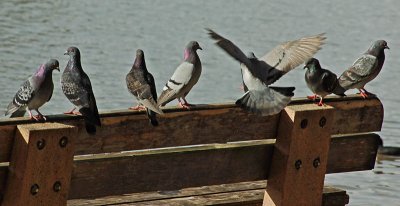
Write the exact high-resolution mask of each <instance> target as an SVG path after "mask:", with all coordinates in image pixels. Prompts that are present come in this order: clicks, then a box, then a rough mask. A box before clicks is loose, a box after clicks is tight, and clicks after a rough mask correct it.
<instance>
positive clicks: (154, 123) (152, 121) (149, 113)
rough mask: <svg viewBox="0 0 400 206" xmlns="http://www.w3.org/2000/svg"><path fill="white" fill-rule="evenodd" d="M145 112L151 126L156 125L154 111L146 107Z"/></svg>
mask: <svg viewBox="0 0 400 206" xmlns="http://www.w3.org/2000/svg"><path fill="white" fill-rule="evenodd" d="M146 113H147V117H148V118H149V120H150V123H151V124H152V125H153V126H158V121H157V118H156V113H155V112H154V111H152V110H150V109H146Z"/></svg>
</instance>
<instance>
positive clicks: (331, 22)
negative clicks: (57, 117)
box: [0, 0, 400, 205]
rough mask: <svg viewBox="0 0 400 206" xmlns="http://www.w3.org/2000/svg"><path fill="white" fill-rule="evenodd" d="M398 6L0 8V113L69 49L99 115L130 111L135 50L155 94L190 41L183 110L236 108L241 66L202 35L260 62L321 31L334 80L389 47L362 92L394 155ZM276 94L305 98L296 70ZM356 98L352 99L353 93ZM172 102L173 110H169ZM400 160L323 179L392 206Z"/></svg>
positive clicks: (56, 2) (13, 4)
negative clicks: (194, 60)
mask: <svg viewBox="0 0 400 206" xmlns="http://www.w3.org/2000/svg"><path fill="white" fill-rule="evenodd" d="M399 10H400V1H398V0H380V1H373V0H363V1H351V0H350V1H339V0H332V1H316V0H304V1H284V0H280V1H275V0H274V1H265V0H264V1H263V0H252V1H248V0H240V1H229V0H219V1H195V0H181V1H177V0H172V1H163V0H157V1H131V0H124V1H121V0H114V1H105V0H86V1H77V0H69V1H60V0H46V1H45V0H43V1H35V2H32V1H6V0H2V1H0V65H1V66H0V74H1V75H0V79H1V80H0V88H1V91H0V96H1V98H0V107H1V108H6V107H7V105H8V103H9V102H10V101H11V99H12V97H13V95H14V94H15V92H16V91H17V90H18V88H19V86H20V84H21V83H22V82H23V81H24V80H25V79H26V78H27V77H28V76H29V75H31V74H32V73H33V72H34V71H35V70H36V69H37V68H38V66H39V65H40V64H41V63H44V62H45V61H47V60H48V59H50V58H56V59H58V60H59V61H60V68H61V69H62V70H63V68H64V67H65V66H66V63H67V60H68V57H67V56H63V53H64V51H65V50H66V49H67V47H69V46H72V45H74V46H77V47H78V48H79V49H80V50H81V55H82V65H83V68H84V70H85V71H86V73H87V74H88V75H89V76H90V78H91V81H92V85H93V88H94V93H95V95H96V99H97V104H98V107H99V110H109V109H121V108H127V107H129V106H132V105H133V104H134V103H135V102H134V99H133V97H132V96H131V95H130V94H129V93H128V92H127V89H126V85H125V75H126V73H127V72H128V71H129V70H130V68H131V65H132V63H133V61H134V56H135V51H136V49H138V48H141V49H143V50H144V52H145V56H146V63H147V67H148V69H149V71H150V72H152V74H153V75H154V78H155V80H156V85H157V87H158V91H160V90H161V88H162V86H163V85H164V84H165V82H166V81H167V80H168V79H169V77H170V76H171V75H172V73H173V72H174V70H175V68H176V66H177V65H178V64H179V63H180V62H181V60H182V58H183V47H184V46H185V45H186V44H187V42H189V41H190V40H197V41H198V42H199V43H200V45H201V46H202V47H203V51H199V55H200V58H201V60H202V64H203V73H202V76H201V78H200V80H199V83H198V84H197V85H196V86H195V87H194V89H193V90H192V92H191V93H190V94H189V95H188V98H187V99H188V100H189V101H190V102H191V103H195V104H196V103H217V102H227V101H230V102H231V101H234V100H235V99H237V98H238V97H239V96H240V95H241V94H242V91H241V90H240V89H239V87H240V82H241V77H240V71H239V65H238V63H237V62H235V61H234V60H232V59H231V58H230V57H228V56H227V55H226V54H225V53H224V52H223V51H222V50H220V49H219V48H217V47H216V46H215V45H214V44H213V41H212V40H210V39H209V38H208V36H207V34H206V32H205V30H204V28H205V27H209V28H212V29H214V30H215V31H217V32H218V33H220V34H222V35H223V36H225V37H227V38H229V39H230V40H232V41H233V42H235V43H236V44H237V45H238V46H240V47H241V49H242V50H243V51H245V52H248V51H253V52H254V53H255V54H256V56H262V55H264V54H265V53H266V52H267V51H269V50H270V49H272V48H273V47H274V46H276V45H277V44H278V43H280V42H283V41H287V40H293V39H296V38H299V37H302V36H306V35H313V34H317V33H321V32H326V35H327V37H328V40H327V44H326V45H324V48H323V50H321V51H320V52H319V53H318V54H317V55H316V57H317V58H319V59H320V60H321V63H322V64H323V65H324V66H325V68H329V69H331V70H332V71H333V72H335V73H337V74H340V73H341V72H342V71H343V70H344V69H345V68H347V67H348V66H350V65H351V64H352V63H353V62H354V60H355V59H356V58H357V57H359V56H360V54H361V53H363V52H364V51H365V50H366V49H368V47H369V46H370V44H371V43H372V42H373V41H374V40H377V39H385V40H387V41H388V45H389V47H390V48H391V49H390V50H389V51H386V62H385V65H384V68H383V70H382V72H381V73H380V75H379V76H378V77H377V78H376V79H375V80H374V81H372V82H371V83H369V84H368V85H367V87H366V88H367V89H368V90H369V91H370V92H373V93H376V94H378V97H379V98H380V99H381V101H382V103H383V105H384V108H385V119H384V124H383V129H382V132H380V135H381V136H382V138H383V140H384V144H385V145H390V146H400V137H399V133H400V126H399V123H400V110H399V109H398V106H399V103H398V102H399V101H400V95H398V85H399V82H398V80H399V79H400V72H399V70H400V66H399V65H400V27H399V25H400V12H399ZM60 76H61V75H60V73H57V72H55V73H54V76H53V78H54V81H55V92H54V94H53V98H52V100H51V101H50V102H49V103H48V104H46V105H45V106H43V107H42V108H41V111H42V112H43V113H44V114H57V113H61V112H63V111H66V110H68V109H70V108H72V104H71V103H70V102H69V101H68V100H67V99H66V98H65V96H64V95H63V94H62V92H61V89H60V85H59V78H60ZM275 85H279V86H296V96H305V95H309V94H310V92H309V91H308V89H307V87H306V85H305V82H304V70H302V69H300V68H299V69H296V70H294V71H292V72H290V73H288V74H287V75H286V76H285V77H283V78H282V79H280V80H279V81H278V82H276V83H275ZM353 92H356V91H350V93H353ZM174 103H176V102H173V103H172V104H174ZM399 168H400V159H386V160H381V161H379V162H378V164H377V165H376V168H375V169H374V170H373V171H364V172H353V173H346V174H333V175H327V178H326V182H327V183H329V184H333V185H335V186H339V187H340V188H343V189H346V190H347V191H348V193H349V194H350V205H400V198H399V197H400V179H399V178H400V172H399Z"/></svg>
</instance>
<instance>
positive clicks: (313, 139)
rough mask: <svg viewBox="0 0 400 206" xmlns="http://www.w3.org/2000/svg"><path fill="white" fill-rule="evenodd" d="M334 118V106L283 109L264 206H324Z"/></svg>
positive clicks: (303, 106)
mask: <svg viewBox="0 0 400 206" xmlns="http://www.w3.org/2000/svg"><path fill="white" fill-rule="evenodd" d="M334 115H335V113H334V109H333V107H331V106H325V107H320V106H317V105H304V104H303V105H292V106H289V107H286V108H285V109H284V111H283V112H282V114H281V119H280V123H279V129H278V137H277V140H276V143H275V150H274V153H273V157H272V164H271V170H270V176H269V179H268V181H269V182H268V187H267V192H266V193H265V196H264V202H263V205H264V206H272V205H277V206H286V205H288V206H289V205H321V201H322V189H323V187H324V179H325V172H326V165H327V162H328V152H329V145H330V139H331V129H332V126H333V120H334Z"/></svg>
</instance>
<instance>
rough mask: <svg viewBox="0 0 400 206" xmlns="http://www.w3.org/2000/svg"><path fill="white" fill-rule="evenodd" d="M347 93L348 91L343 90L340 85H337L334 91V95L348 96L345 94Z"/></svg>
mask: <svg viewBox="0 0 400 206" xmlns="http://www.w3.org/2000/svg"><path fill="white" fill-rule="evenodd" d="M345 92H346V89H345V88H343V87H342V86H341V85H340V84H336V87H335V88H334V89H333V91H332V93H334V94H336V95H339V96H342V97H344V96H346V94H344V93H345Z"/></svg>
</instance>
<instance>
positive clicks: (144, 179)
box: [69, 134, 379, 198]
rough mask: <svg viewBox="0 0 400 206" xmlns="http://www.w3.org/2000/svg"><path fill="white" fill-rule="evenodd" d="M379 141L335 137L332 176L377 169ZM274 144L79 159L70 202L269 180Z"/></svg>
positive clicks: (262, 142) (373, 137) (371, 137)
mask: <svg viewBox="0 0 400 206" xmlns="http://www.w3.org/2000/svg"><path fill="white" fill-rule="evenodd" d="M378 139H379V136H378V135H376V134H362V135H351V136H347V137H344V136H340V137H334V138H333V139H332V141H331V145H330V152H329V159H328V165H327V173H334V172H339V171H340V172H345V171H347V172H350V171H358V170H367V169H372V168H373V165H374V162H375V156H374V154H376V150H377V148H378V146H377V144H378ZM273 142H274V141H273V140H255V141H248V142H235V143H229V144H211V145H199V146H186V147H179V148H162V149H151V150H141V151H130V152H125V153H116V154H101V155H100V154H98V155H85V156H78V157H76V158H75V159H76V160H75V162H74V164H75V165H74V172H73V176H72V181H71V184H72V185H71V191H70V196H69V197H70V198H84V197H101V196H108V195H116V194H124V193H134V192H145V191H155V190H176V189H180V188H185V187H195V186H204V185H212V184H223V183H225V184H226V183H234V182H240V181H254V180H263V179H266V178H267V177H268V171H269V167H270V162H271V158H272V156H271V153H272V151H273V144H274V143H273ZM355 145H358V146H355ZM355 153H358V155H357V154H355ZM366 154H368V155H366ZM349 159H353V160H351V161H349ZM149 182H151V183H152V184H149Z"/></svg>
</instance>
